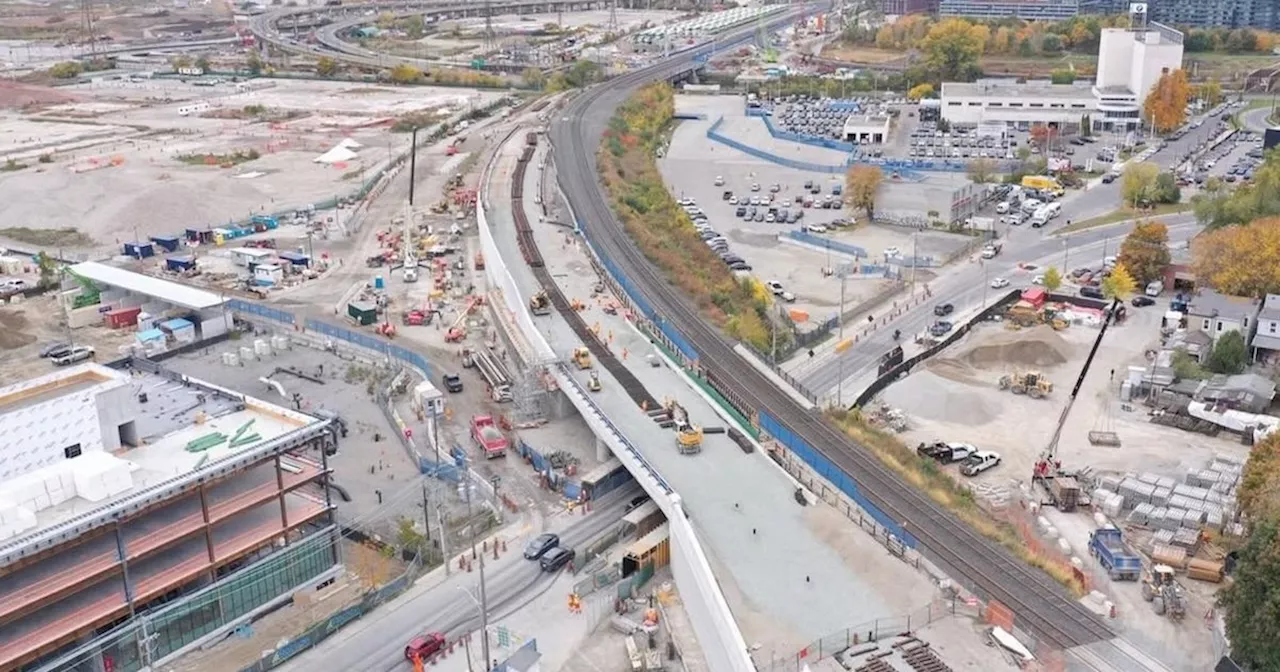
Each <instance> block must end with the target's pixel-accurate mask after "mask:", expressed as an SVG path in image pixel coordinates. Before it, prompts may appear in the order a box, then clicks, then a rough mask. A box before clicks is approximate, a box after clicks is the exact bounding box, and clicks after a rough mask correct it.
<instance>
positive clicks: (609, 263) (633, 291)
mask: <svg viewBox="0 0 1280 672" xmlns="http://www.w3.org/2000/svg"><path fill="white" fill-rule="evenodd" d="M578 231H579V232H581V231H582V225H581V224H579V225H578ZM583 239H584V240H586V241H587V244H588V245H590V246H591V249H592V250H594V251H595V254H596V257H597V258H598V259H600V263H602V264H604V268H605V270H606V271H608V273H609V275H610V276H612V277H613V279H614V280H615V281H617V283H618V285H619V286H621V287H622V291H623V293H624V294H626V295H627V296H629V297H631V301H632V303H634V304H635V306H636V309H637V310H639V311H640V313H641V314H643V315H644V316H645V318H646V319H648V320H649V321H650V322H652V323H654V324H656V325H657V326H658V329H660V330H661V331H662V335H663V336H666V337H667V340H669V341H670V342H671V343H672V345H674V346H675V347H676V349H678V350H679V351H680V354H682V355H684V356H685V358H686V359H689V360H691V361H693V360H697V359H698V351H697V350H694V349H693V346H692V345H690V344H689V341H688V340H686V339H685V337H684V336H681V335H680V332H679V331H676V329H675V327H673V326H671V325H670V324H668V323H667V321H666V319H664V318H663V317H661V316H660V315H658V313H657V311H655V310H654V309H653V306H651V305H649V302H648V301H647V300H646V299H645V298H644V295H643V294H641V293H640V290H639V288H638V287H636V286H635V285H634V284H632V283H631V281H630V280H629V279H628V278H627V276H626V275H625V274H624V273H623V272H622V269H620V268H618V265H617V264H616V263H614V261H613V259H610V258H609V256H608V255H607V254H605V253H604V250H601V249H600V248H599V247H598V246H597V245H596V244H595V242H594V241H592V240H591V238H590V237H588V236H586V235H583Z"/></svg>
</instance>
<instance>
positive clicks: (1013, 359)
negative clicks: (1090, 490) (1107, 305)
mask: <svg viewBox="0 0 1280 672" xmlns="http://www.w3.org/2000/svg"><path fill="white" fill-rule="evenodd" d="M1159 319H1160V316H1159V314H1158V313H1156V312H1143V311H1141V310H1134V311H1130V318H1129V320H1128V321H1127V322H1126V323H1125V324H1123V325H1121V326H1119V327H1113V328H1112V329H1110V330H1108V332H1107V336H1106V340H1104V342H1103V344H1102V346H1101V347H1100V348H1099V351H1098V354H1097V357H1096V358H1095V360H1094V363H1093V366H1092V368H1091V370H1090V372H1089V375H1088V377H1087V378H1086V379H1085V383H1084V386H1083V387H1082V388H1081V391H1080V395H1079V397H1078V399H1077V401H1076V404H1075V407H1074V408H1073V409H1072V411H1071V415H1070V417H1069V418H1068V421H1067V424H1066V426H1065V428H1064V429H1063V432H1062V438H1061V441H1060V443H1059V448H1058V454H1059V456H1060V457H1061V459H1062V460H1063V463H1064V466H1066V467H1067V468H1070V469H1079V468H1084V467H1092V468H1093V469H1094V470H1095V471H1119V472H1126V471H1151V472H1155V473H1160V474H1167V475H1170V476H1177V477H1181V476H1182V475H1183V474H1184V473H1185V472H1186V470H1187V469H1188V468H1190V467H1193V466H1194V467H1197V468H1199V467H1200V466H1201V465H1202V464H1203V463H1204V462H1205V461H1206V460H1207V459H1209V458H1210V457H1211V456H1212V455H1213V454H1214V453H1215V452H1219V451H1220V452H1224V453H1228V454H1239V453H1240V452H1241V446H1240V445H1239V443H1238V441H1233V440H1231V439H1230V438H1228V437H1225V436H1224V437H1219V438H1210V437H1206V436H1204V435H1200V434H1191V433H1188V432H1183V431H1181V430H1177V429H1171V428H1167V427H1162V426H1158V425H1154V424H1151V423H1150V422H1148V421H1147V417H1146V415H1145V413H1144V407H1142V406H1141V405H1134V406H1132V408H1133V409H1134V410H1132V411H1125V410H1121V408H1120V406H1121V405H1120V402H1119V399H1118V386H1119V380H1120V378H1122V377H1123V373H1122V372H1123V371H1125V370H1126V367H1128V366H1145V365H1146V364H1147V362H1146V359H1145V358H1144V357H1143V352H1144V350H1145V349H1147V348H1149V347H1152V346H1153V345H1155V344H1156V342H1157V341H1158V324H1159ZM1097 333H1098V332H1097V330H1096V329H1094V328H1090V327H1086V326H1071V327H1070V328H1068V329H1066V330H1064V331H1061V332H1054V331H1052V330H1051V329H1049V328H1048V327H1043V326H1042V327H1037V328H1034V329H1028V330H1022V331H1016V332H1010V331H1006V330H1005V329H1004V328H1003V327H1001V326H1000V325H999V324H988V325H982V326H980V327H979V328H977V329H974V330H973V331H972V332H970V334H969V335H968V336H967V337H965V338H964V339H962V340H961V341H960V342H958V343H957V344H956V345H955V346H953V347H952V349H951V350H949V351H946V352H943V353H942V354H941V356H940V357H937V358H935V359H933V360H932V361H930V362H928V363H927V364H926V365H925V366H923V367H921V368H919V369H917V370H916V371H915V372H914V373H912V374H911V375H910V376H907V377H906V378H905V379H903V380H901V381H900V382H898V383H896V384H894V385H891V386H890V387H889V388H888V389H886V390H885V392H884V394H883V395H882V397H881V399H882V401H883V402H884V403H887V404H889V405H891V406H895V407H898V408H901V409H902V410H903V411H905V412H906V414H907V416H908V418H909V421H908V422H909V425H910V428H909V429H908V431H907V432H905V433H904V435H903V440H905V441H906V442H907V443H908V444H910V445H914V444H916V443H918V442H921V441H936V440H945V441H964V442H968V443H972V444H974V445H976V446H978V447H979V448H981V449H991V450H995V451H997V452H999V453H1001V455H1002V456H1003V462H1002V464H1001V466H999V467H996V468H995V469H992V470H990V471H988V472H986V473H985V474H984V475H982V476H981V477H979V479H978V480H980V481H985V482H990V483H1007V482H1008V481H1009V479H1019V480H1026V479H1028V478H1029V475H1030V473H1031V470H1032V467H1033V465H1034V463H1035V460H1036V458H1037V457H1038V456H1039V454H1040V452H1041V451H1043V450H1044V448H1045V447H1046V446H1047V445H1048V442H1049V439H1050V437H1051V436H1052V435H1053V431H1054V427H1055V426H1056V424H1057V422H1058V418H1059V417H1060V415H1061V412H1062V409H1063V407H1064V405H1065V404H1066V401H1067V396H1068V395H1069V394H1070V391H1071V386H1072V385H1073V384H1074V382H1075V380H1076V377H1077V376H1078V375H1079V373H1080V369H1081V367H1082V366H1083V364H1084V359H1085V357H1086V356H1087V355H1088V352H1089V347H1090V346H1091V344H1092V342H1093V339H1094V338H1096V337H1097ZM1029 369H1030V370H1039V371H1042V372H1044V373H1045V374H1046V375H1047V376H1048V377H1049V379H1050V380H1051V381H1052V382H1053V383H1054V390H1053V392H1052V394H1050V395H1049V397H1048V398H1046V399H1039V400H1037V399H1032V398H1030V397H1028V396H1020V395H1014V394H1011V393H1009V392H1005V391H1001V390H1000V389H999V387H998V385H997V383H998V380H999V378H1000V376H1002V375H1004V374H1008V373H1012V372H1014V371H1017V370H1024V371H1025V370H1029ZM1112 371H1114V372H1115V374H1116V377H1115V380H1114V382H1113V380H1112ZM1092 430H1100V431H1114V432H1116V433H1117V434H1119V436H1120V440H1121V442H1122V447H1119V448H1117V447H1106V446H1094V445H1091V444H1090V443H1089V441H1088V439H1087V434H1088V432H1089V431H1092Z"/></svg>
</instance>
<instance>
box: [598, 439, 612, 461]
mask: <svg viewBox="0 0 1280 672" xmlns="http://www.w3.org/2000/svg"><path fill="white" fill-rule="evenodd" d="M611 457H613V454H612V453H610V452H609V446H608V444H606V443H605V442H604V440H602V439H601V438H600V437H598V436H597V437H596V461H597V462H608V461H609V458H611Z"/></svg>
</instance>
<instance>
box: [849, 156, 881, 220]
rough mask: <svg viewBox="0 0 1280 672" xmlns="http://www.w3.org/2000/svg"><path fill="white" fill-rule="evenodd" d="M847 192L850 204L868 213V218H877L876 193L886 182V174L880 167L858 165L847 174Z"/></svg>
mask: <svg viewBox="0 0 1280 672" xmlns="http://www.w3.org/2000/svg"><path fill="white" fill-rule="evenodd" d="M844 181H845V191H846V192H848V194H849V202H850V203H851V204H852V205H853V207H855V208H862V209H863V210H866V211H867V217H868V218H869V219H870V218H874V217H875V216H876V192H878V191H880V184H881V183H882V182H884V173H883V172H882V171H881V170H880V167H879V166H868V165H862V164H860V165H856V166H854V167H852V168H850V169H849V172H848V173H847V174H845V178H844Z"/></svg>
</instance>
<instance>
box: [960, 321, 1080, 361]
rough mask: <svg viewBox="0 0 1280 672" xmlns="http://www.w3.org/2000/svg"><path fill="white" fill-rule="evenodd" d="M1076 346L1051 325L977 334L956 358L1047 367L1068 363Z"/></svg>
mask: <svg viewBox="0 0 1280 672" xmlns="http://www.w3.org/2000/svg"><path fill="white" fill-rule="evenodd" d="M1071 351H1072V346H1071V344H1070V343H1068V342H1067V341H1066V340H1064V339H1063V338H1062V337H1061V336H1059V335H1058V333H1057V332H1055V331H1054V330H1053V329H1052V328H1051V327H1048V326H1044V325H1041V326H1037V327H1033V328H1031V329H1021V330H1018V331H1005V330H1000V331H982V332H977V333H975V335H974V337H973V338H972V339H971V341H970V344H969V347H968V348H967V349H966V350H965V351H964V352H963V353H961V354H959V355H958V356H957V357H956V359H958V360H960V361H962V362H965V363H967V364H971V365H973V366H975V367H979V368H984V369H1006V368H1009V367H1047V366H1056V365H1059V364H1065V363H1066V362H1067V360H1068V359H1069V358H1070V356H1071Z"/></svg>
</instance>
